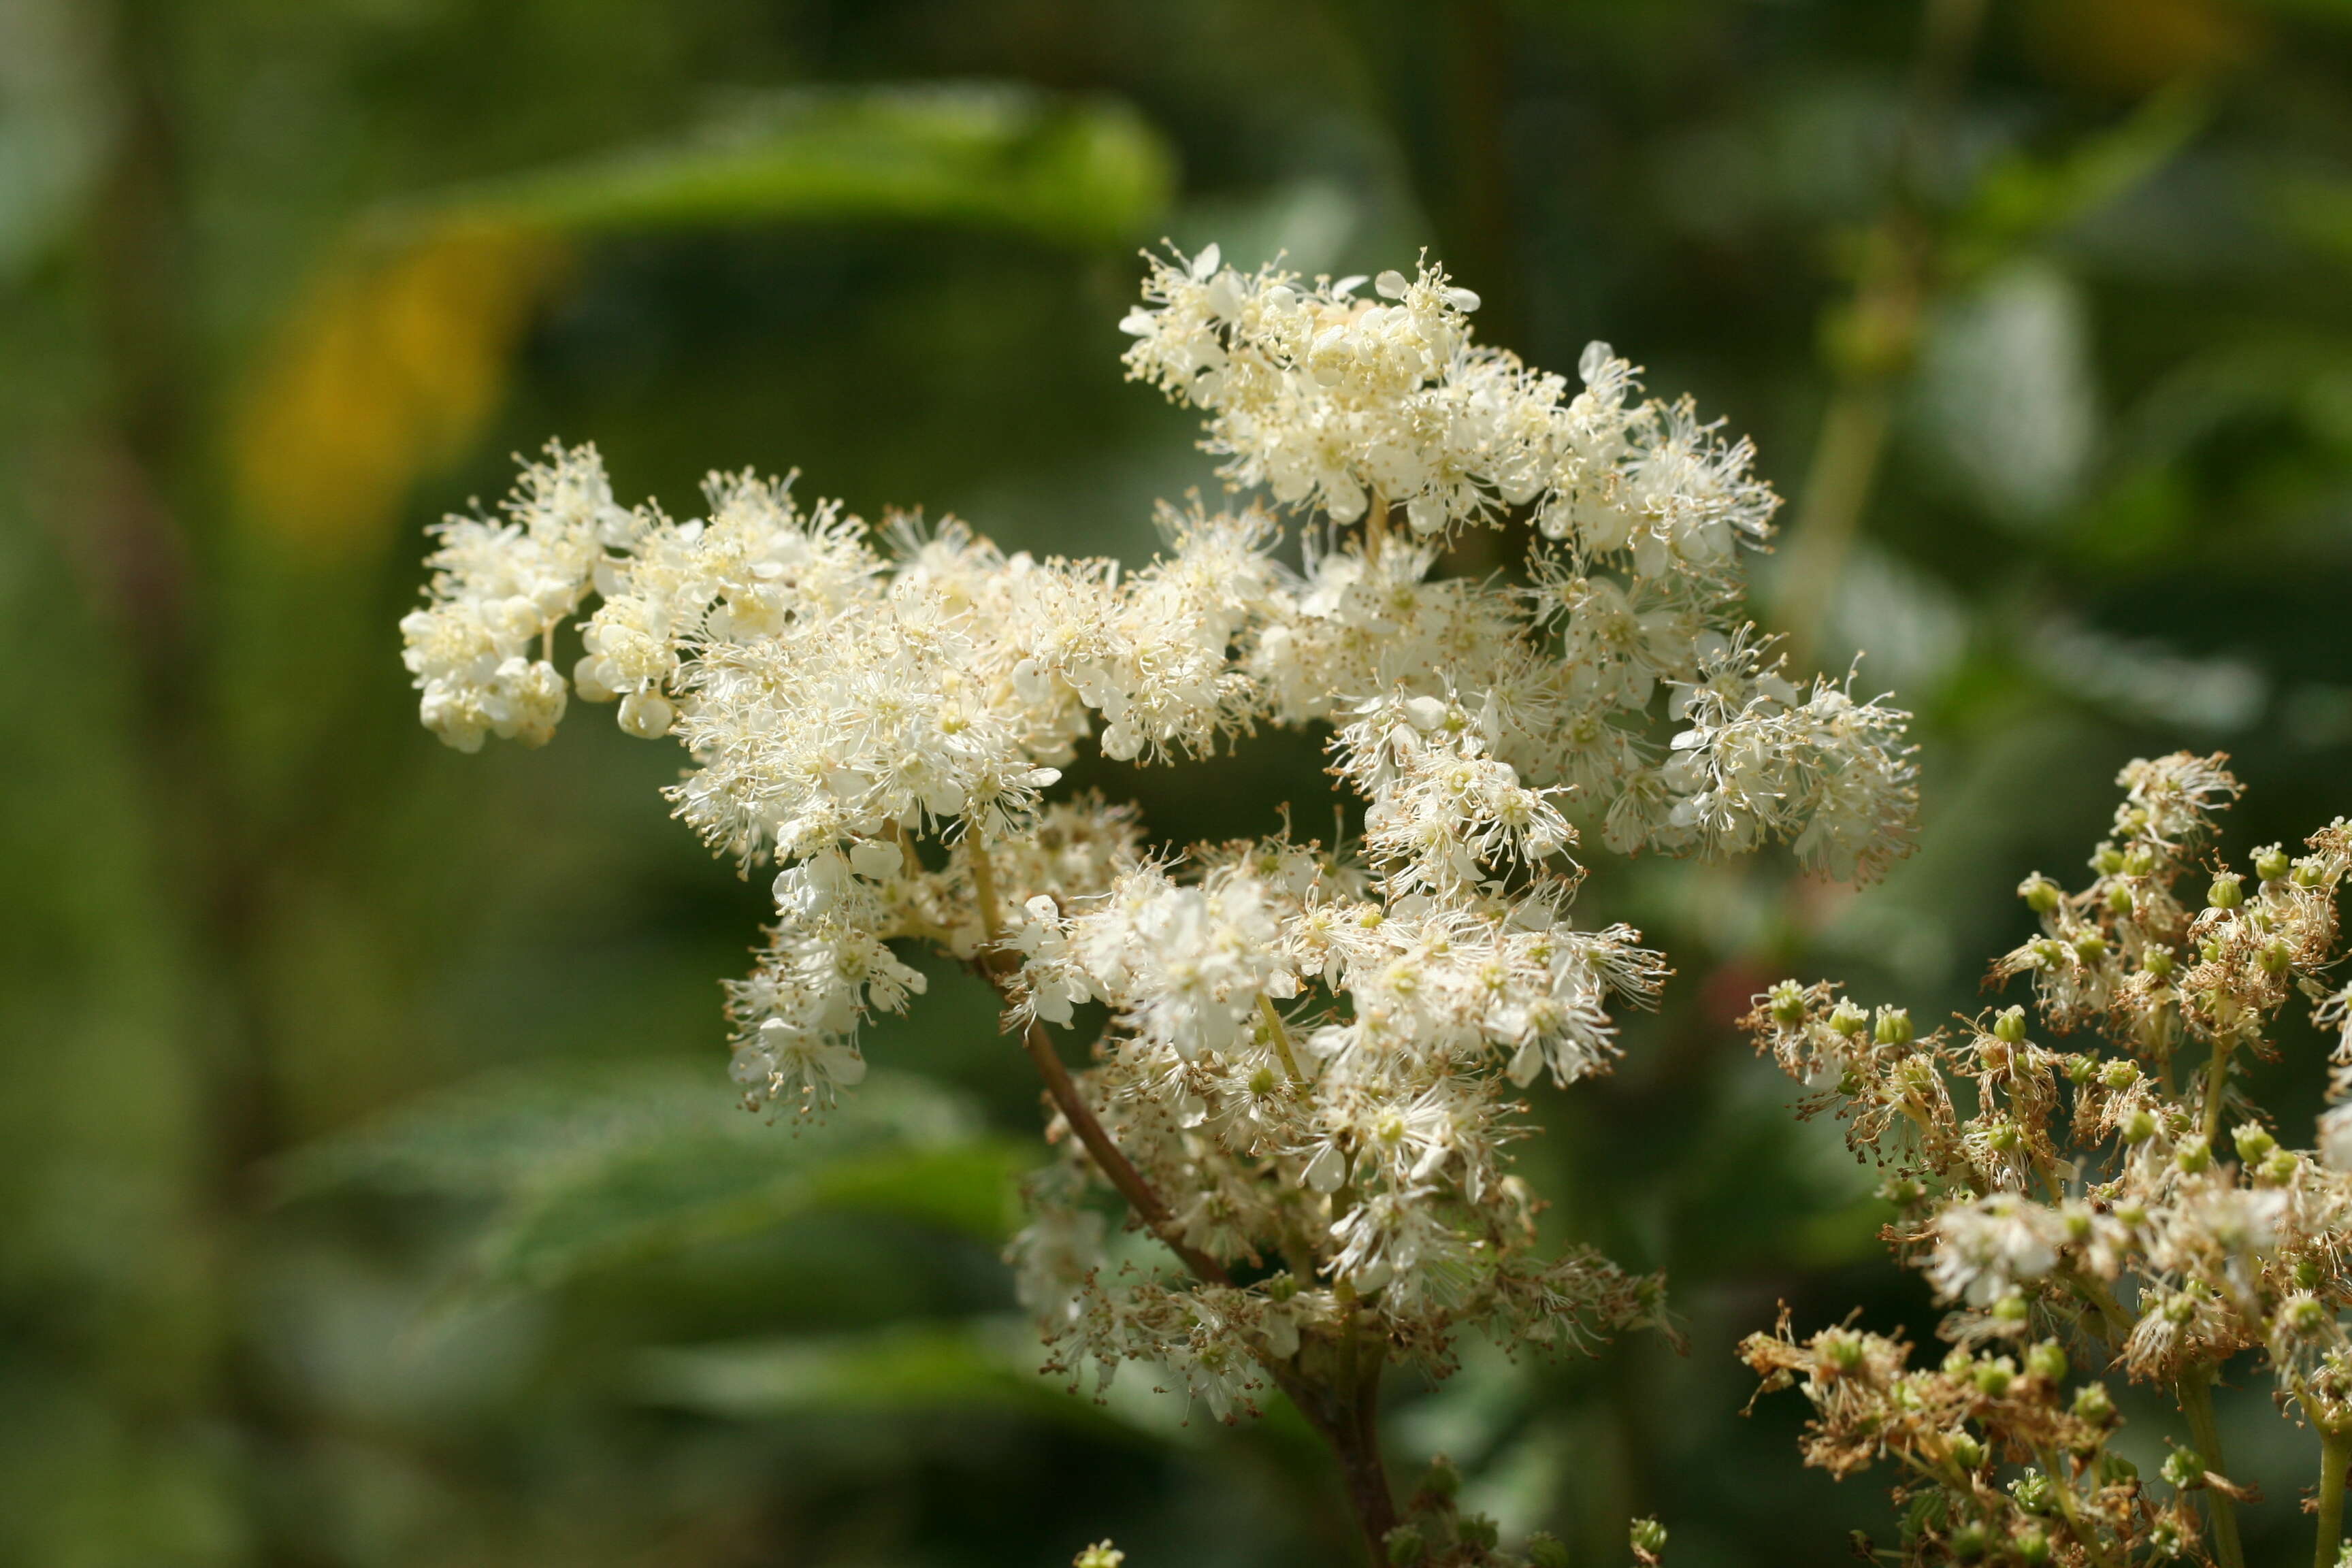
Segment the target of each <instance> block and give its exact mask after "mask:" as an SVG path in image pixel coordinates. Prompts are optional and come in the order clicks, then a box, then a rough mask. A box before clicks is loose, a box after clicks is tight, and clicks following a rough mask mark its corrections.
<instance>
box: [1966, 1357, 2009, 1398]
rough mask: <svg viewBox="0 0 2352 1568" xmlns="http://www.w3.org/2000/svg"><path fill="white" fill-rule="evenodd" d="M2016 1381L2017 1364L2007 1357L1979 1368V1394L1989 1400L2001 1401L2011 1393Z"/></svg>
mask: <svg viewBox="0 0 2352 1568" xmlns="http://www.w3.org/2000/svg"><path fill="white" fill-rule="evenodd" d="M2016 1379H2017V1363H2014V1362H2012V1361H2011V1360H2010V1359H2009V1358H2008V1357H2007V1356H2002V1357H2001V1358H2000V1360H1998V1361H1989V1362H1985V1363H1981V1364H1980V1365H1979V1366H1978V1368H1977V1378H1976V1382H1977V1392H1978V1393H1979V1394H1983V1395H1984V1396H1985V1397H1986V1398H1987V1399H1999V1398H2000V1396H2001V1395H2002V1394H2007V1393H2008V1392H2009V1385H2010V1384H2011V1383H2013V1382H2015V1381H2016Z"/></svg>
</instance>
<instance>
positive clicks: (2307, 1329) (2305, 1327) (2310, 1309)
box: [2279, 1296, 2327, 1338]
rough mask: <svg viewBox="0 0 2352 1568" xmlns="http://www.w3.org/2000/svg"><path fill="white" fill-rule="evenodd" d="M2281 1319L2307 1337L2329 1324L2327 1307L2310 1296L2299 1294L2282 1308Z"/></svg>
mask: <svg viewBox="0 0 2352 1568" xmlns="http://www.w3.org/2000/svg"><path fill="white" fill-rule="evenodd" d="M2279 1321H2281V1322H2283V1323H2284V1324H2285V1325H2286V1327H2287V1328H2288V1330H2290V1331H2292V1332H2294V1333H2296V1334H2300V1335H2303V1336H2305V1337H2306V1338H2308V1337H2309V1336H2311V1335H2313V1334H2315V1333H2317V1332H2318V1331H2320V1330H2321V1329H2323V1328H2325V1327H2326V1325H2327V1309H2326V1308H2325V1307H2323V1306H2321V1305H2320V1304H2319V1303H2318V1302H2317V1301H2315V1300H2313V1299H2312V1298H2311V1297H2309V1296H2297V1297H2295V1298H2294V1299H2293V1300H2289V1301H2288V1302H2287V1303H2286V1305H2285V1306H2284V1307H2283V1308H2282V1309H2280V1311H2279Z"/></svg>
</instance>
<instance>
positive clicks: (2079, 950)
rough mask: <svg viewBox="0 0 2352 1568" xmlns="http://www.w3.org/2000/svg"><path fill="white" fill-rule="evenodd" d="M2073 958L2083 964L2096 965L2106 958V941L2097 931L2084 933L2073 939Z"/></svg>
mask: <svg viewBox="0 0 2352 1568" xmlns="http://www.w3.org/2000/svg"><path fill="white" fill-rule="evenodd" d="M2074 956H2075V957H2077V958H2079V959H2081V960H2082V961H2083V962H2084V963H2098V962H2099V960H2101V959H2103V958H2105V957H2106V956H2107V939H2106V938H2105V937H2103V936H2101V935H2100V934H2099V933H2098V932H2097V931H2084V933H2083V934H2082V935H2080V936H2078V937H2076V938H2075V939H2074Z"/></svg>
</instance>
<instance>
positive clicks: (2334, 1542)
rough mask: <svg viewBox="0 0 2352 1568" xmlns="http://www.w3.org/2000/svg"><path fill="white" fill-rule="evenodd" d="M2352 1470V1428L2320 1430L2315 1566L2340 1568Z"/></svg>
mask: <svg viewBox="0 0 2352 1568" xmlns="http://www.w3.org/2000/svg"><path fill="white" fill-rule="evenodd" d="M2347 1469H2352V1428H2347V1427H2344V1426H2322V1427H2321V1428H2320V1429H2319V1541H2318V1543H2317V1544H2316V1545H2315V1546H2314V1547H2313V1548H2312V1552H2311V1562H2312V1568H2336V1552H2337V1550H2338V1548H2339V1547H2340V1546H2341V1545H2342V1543H2343V1540H2344V1476H2345V1472H2346V1470H2347Z"/></svg>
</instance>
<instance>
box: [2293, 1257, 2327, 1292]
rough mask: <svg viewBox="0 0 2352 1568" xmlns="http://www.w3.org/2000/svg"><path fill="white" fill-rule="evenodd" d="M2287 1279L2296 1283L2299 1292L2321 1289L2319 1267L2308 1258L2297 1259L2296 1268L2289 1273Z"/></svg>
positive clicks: (2295, 1286)
mask: <svg viewBox="0 0 2352 1568" xmlns="http://www.w3.org/2000/svg"><path fill="white" fill-rule="evenodd" d="M2287 1277H2288V1278H2289V1279H2293V1280H2294V1288H2295V1289H2298V1290H2316V1289H2319V1279H2320V1274H2319V1265H2318V1264H2316V1263H2315V1262H2313V1261H2312V1260H2311V1259H2310V1258H2296V1259H2295V1260H2294V1268H2291V1269H2289V1270H2288V1271H2287Z"/></svg>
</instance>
